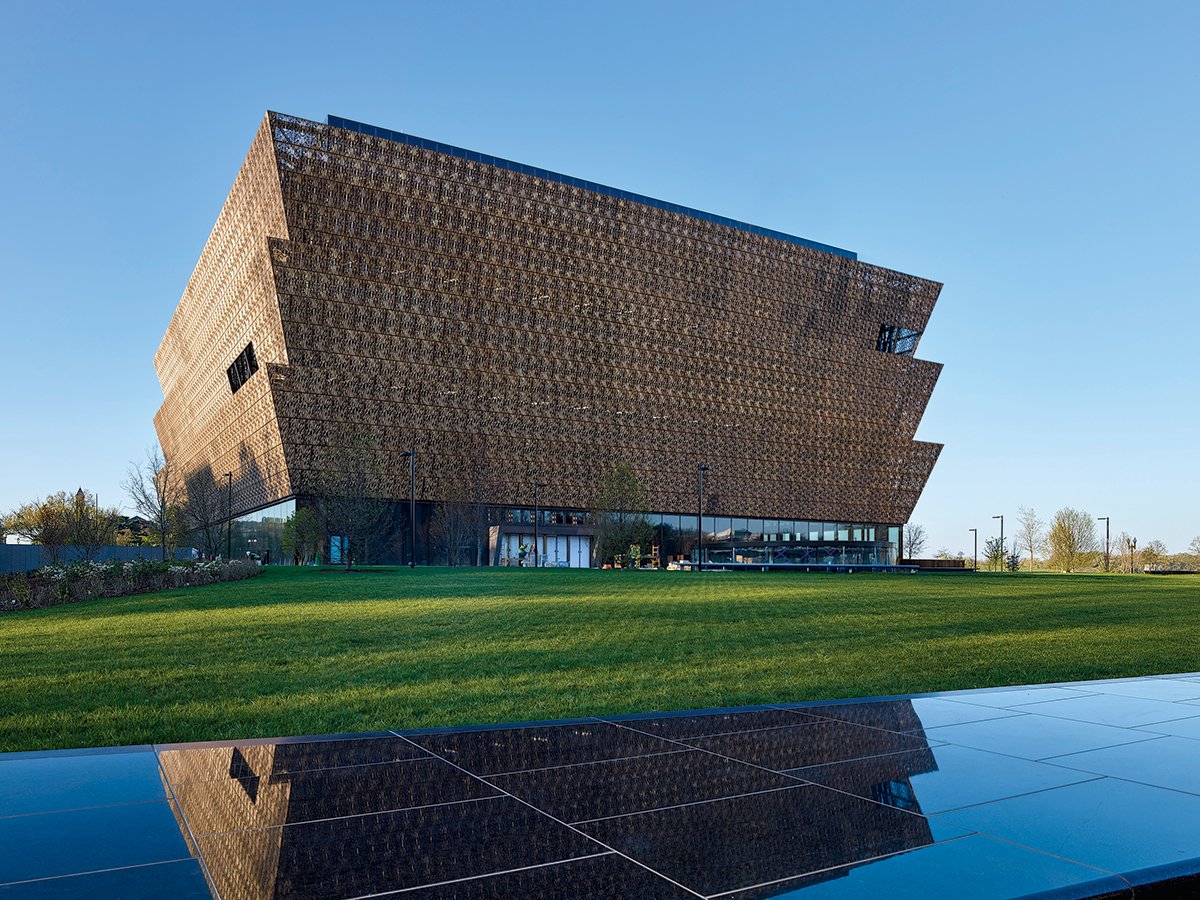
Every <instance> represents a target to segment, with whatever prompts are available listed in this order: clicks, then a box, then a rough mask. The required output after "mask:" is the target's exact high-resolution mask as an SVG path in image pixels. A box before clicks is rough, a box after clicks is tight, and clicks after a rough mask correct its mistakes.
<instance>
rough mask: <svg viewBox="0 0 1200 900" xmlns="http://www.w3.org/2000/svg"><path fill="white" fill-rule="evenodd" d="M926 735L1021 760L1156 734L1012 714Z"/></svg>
mask: <svg viewBox="0 0 1200 900" xmlns="http://www.w3.org/2000/svg"><path fill="white" fill-rule="evenodd" d="M926 735H927V736H928V737H929V738H930V740H938V741H947V742H949V743H951V744H955V745H957V746H960V747H974V748H975V749H977V750H991V751H993V752H995V753H1006V754H1008V755H1009V756H1019V757H1021V758H1022V759H1046V758H1047V757H1055V756H1061V755H1062V754H1064V753H1081V752H1083V751H1084V750H1098V749H1100V748H1101V747H1113V746H1116V745H1117V744H1133V743H1136V742H1138V741H1146V740H1151V739H1153V738H1154V737H1156V735H1154V734H1150V733H1146V732H1142V731H1134V730H1133V729H1131V728H1114V727H1113V726H1111V725H1094V724H1092V723H1090V722H1076V721H1073V720H1070V719H1054V718H1051V717H1049V716H1038V717H1037V718H1036V719H1031V720H1029V721H1026V720H1025V719H1024V718H1022V717H1013V718H1009V719H988V720H986V721H983V722H967V723H964V724H962V725H946V726H942V727H938V728H931V729H930V730H929V731H927V732H926Z"/></svg>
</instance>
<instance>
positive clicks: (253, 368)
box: [225, 342, 258, 394]
mask: <svg viewBox="0 0 1200 900" xmlns="http://www.w3.org/2000/svg"><path fill="white" fill-rule="evenodd" d="M257 371H258V359H257V358H256V357H255V355H254V344H253V342H251V343H249V344H247V345H246V349H245V350H243V351H242V352H241V353H239V354H238V358H237V359H235V360H234V361H233V364H232V365H231V366H230V367H229V368H228V369H226V370H225V374H226V375H228V376H229V390H230V392H231V393H234V394H236V393H237V390H238V388H240V387H241V386H242V385H243V384H245V383H246V382H247V381H249V380H250V376H251V375H253V374H254V373H255V372H257Z"/></svg>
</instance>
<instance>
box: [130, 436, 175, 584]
mask: <svg viewBox="0 0 1200 900" xmlns="http://www.w3.org/2000/svg"><path fill="white" fill-rule="evenodd" d="M121 487H122V489H123V490H124V491H125V493H126V494H128V495H129V499H130V501H132V503H133V508H134V510H135V511H136V512H137V514H138V515H140V516H141V517H142V518H144V519H146V520H147V521H149V522H150V523H151V524H152V525H153V527H154V530H155V532H156V533H157V534H158V538H159V541H158V543H159V546H160V547H162V558H163V560H164V561H165V560H166V559H167V549H168V547H170V546H171V545H172V544H173V543H174V539H175V534H176V526H177V519H176V515H177V513H176V511H177V509H178V507H179V502H180V500H181V499H182V497H183V479H182V478H180V477H179V473H178V471H177V470H176V469H175V466H174V464H173V463H172V462H171V461H170V460H168V459H167V458H166V457H164V456H163V453H162V450H161V449H159V447H158V445H157V444H155V445H153V446H150V447H147V448H146V458H145V459H144V460H142V461H141V462H137V461H136V460H135V461H134V462H131V463H130V464H129V471H128V473H127V475H126V477H125V480H124V481H123V482H121Z"/></svg>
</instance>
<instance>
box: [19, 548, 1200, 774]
mask: <svg viewBox="0 0 1200 900" xmlns="http://www.w3.org/2000/svg"><path fill="white" fill-rule="evenodd" d="M1194 670H1200V576H1177V577H1175V576H1172V577H1161V576H1160V577H1153V576H1103V575H1071V576H1057V575H1039V576H1026V575H998V574H997V575H986V574H982V573H981V574H979V575H977V576H904V575H890V576H889V575H849V576H823V575H799V574H759V573H754V574H725V573H705V574H701V575H697V574H693V573H682V572H680V573H676V572H663V573H634V572H620V571H618V572H612V571H609V572H604V571H570V570H561V569H559V570H542V571H531V570H518V569H491V570H469V569H468V570H462V569H460V570H450V569H425V570H423V569H418V570H416V571H413V572H410V571H408V570H399V571H392V570H380V571H366V572H355V573H351V574H346V573H342V572H338V571H315V570H296V569H270V570H268V571H267V572H266V573H265V574H263V575H262V576H260V577H258V578H254V579H251V580H249V581H243V582H236V583H232V584H226V585H216V586H211V587H202V588H193V589H188V590H179V591H170V592H166V593H161V594H151V595H143V596H140V597H128V598H121V599H113V600H99V601H93V602H90V603H84V604H77V605H69V606H59V607H55V608H52V609H45V610H36V611H30V612H18V613H7V614H3V615H0V751H9V750H27V749H38V748H51V747H79V746H92V745H102V744H135V743H143V742H149V741H190V740H208V739H220V738H239V737H259V736H274V735H292V734H318V733H326V732H348V731H369V730H375V729H384V728H412V727H420V726H428V725H453V724H463V723H477V722H505V721H515V720H530V719H552V718H561V717H567V716H584V715H589V714H606V713H623V712H633V711H638V710H666V709H687V708H696V707H710V706H732V705H743V704H754V703H767V702H775V701H788V700H806V699H819V698H834V697H850V696H862V695H872V694H895V693H907V692H918V691H932V690H947V689H954V688H970V687H981V686H987V685H1002V684H1021V683H1033V682H1045V681H1063V680H1073V679H1085V678H1102V677H1108V676H1120V675H1144V674H1151V673H1163V672H1179V671H1194Z"/></svg>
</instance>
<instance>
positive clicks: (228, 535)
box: [225, 472, 233, 560]
mask: <svg viewBox="0 0 1200 900" xmlns="http://www.w3.org/2000/svg"><path fill="white" fill-rule="evenodd" d="M225 483H226V485H227V486H228V488H229V490H228V492H227V493H226V495H225V559H227V560H229V559H233V473H232V472H226V473H225Z"/></svg>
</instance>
